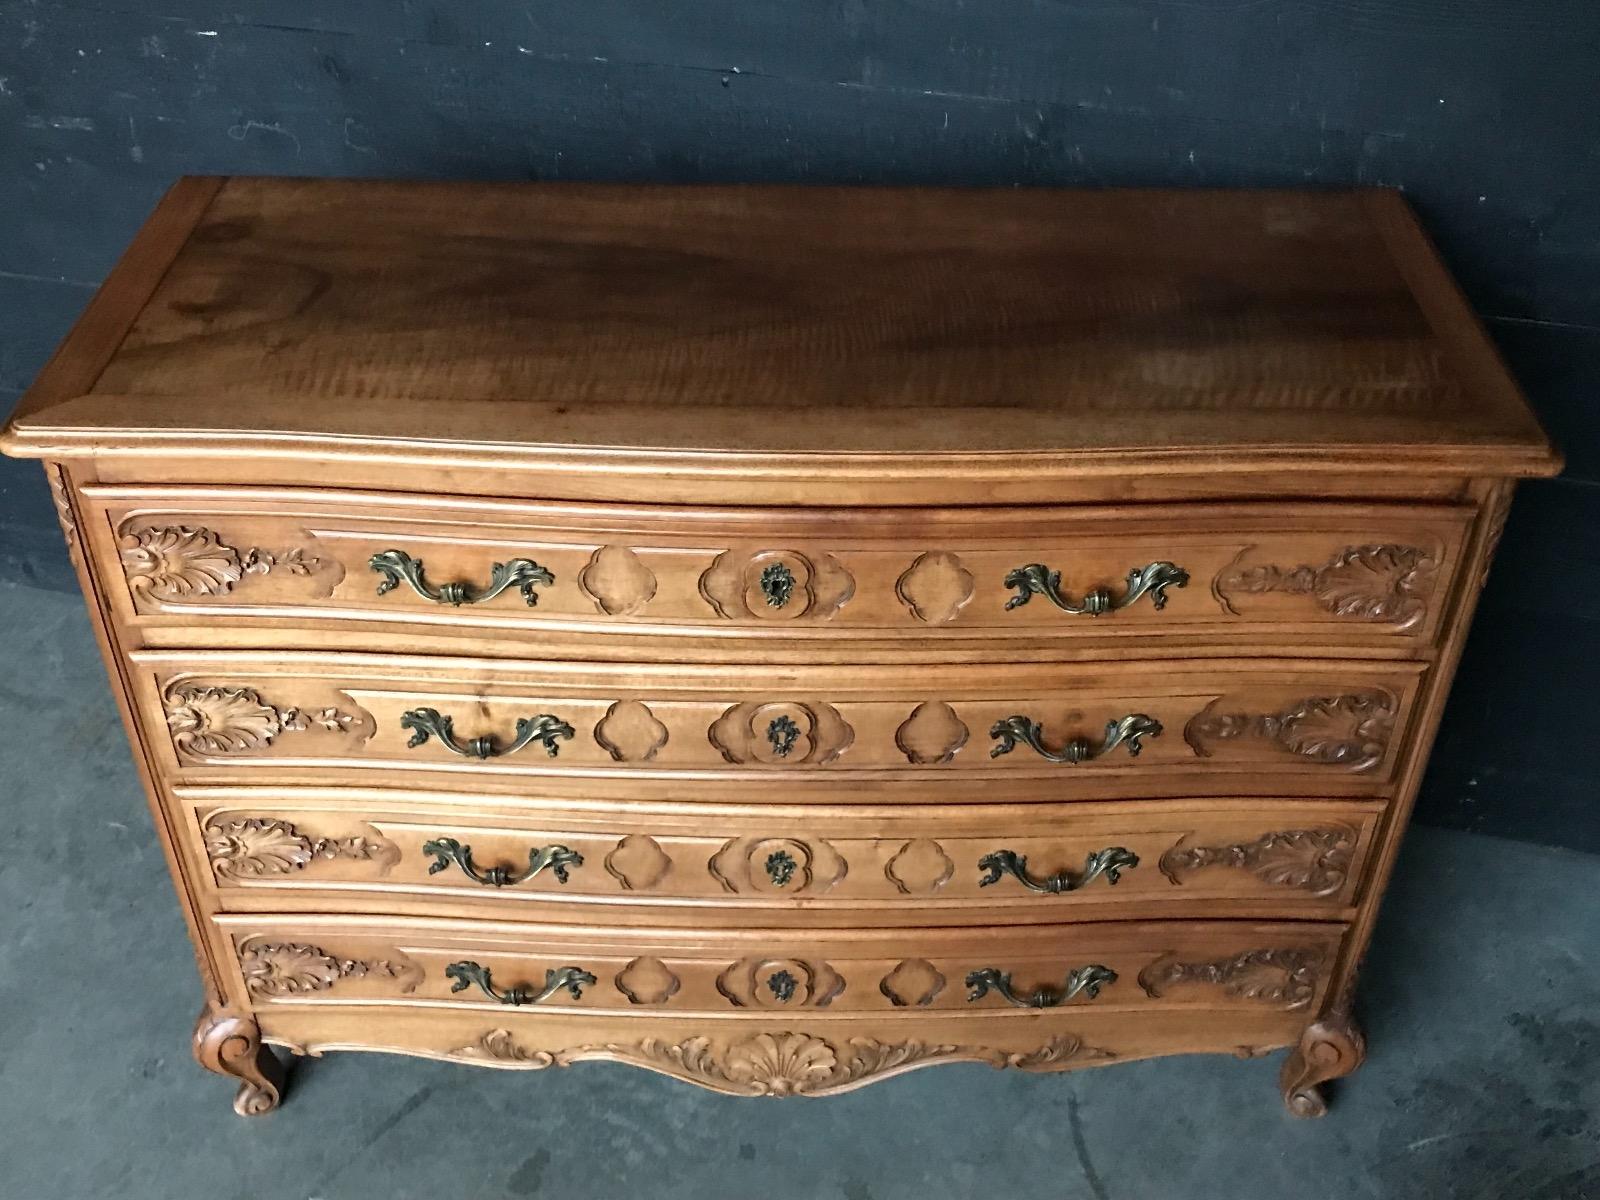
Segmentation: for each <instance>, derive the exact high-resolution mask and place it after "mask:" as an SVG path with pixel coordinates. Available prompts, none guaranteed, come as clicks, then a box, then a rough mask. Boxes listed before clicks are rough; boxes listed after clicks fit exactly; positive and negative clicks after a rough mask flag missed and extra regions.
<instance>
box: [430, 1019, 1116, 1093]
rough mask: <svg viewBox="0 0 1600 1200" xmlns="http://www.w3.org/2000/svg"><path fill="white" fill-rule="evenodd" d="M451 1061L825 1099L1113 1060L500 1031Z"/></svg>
mask: <svg viewBox="0 0 1600 1200" xmlns="http://www.w3.org/2000/svg"><path fill="white" fill-rule="evenodd" d="M452 1054H453V1055H455V1056H457V1057H460V1058H464V1059H467V1060H469V1061H478V1062H484V1063H486V1064H488V1065H493V1066H502V1067H521V1068H523V1069H526V1070H542V1069H544V1068H546V1067H567V1066H571V1065H572V1064H573V1063H576V1062H583V1061H586V1060H602V1061H609V1062H621V1063H628V1064H630V1065H632V1066H636V1067H644V1068H646V1069H648V1070H652V1071H659V1072H661V1073H662V1074H664V1075H671V1076H673V1077H674V1078H676V1079H681V1080H684V1081H685V1082H687V1083H693V1084H696V1085H698V1086H700V1087H704V1088H709V1089H711V1090H712V1091H717V1092H727V1093H730V1094H732V1095H737V1096H825V1095H829V1094H833V1093H838V1092H846V1091H850V1090H851V1089H853V1088H858V1087H861V1086H862V1085H864V1084H867V1083H872V1082H876V1081H877V1080H880V1079H888V1078H890V1077H891V1076H894V1075H898V1074H900V1073H902V1072H904V1071H909V1070H912V1069H913V1068H916V1067H923V1066H932V1065H934V1064H937V1063H942V1062H979V1063H987V1064H988V1065H989V1066H991V1067H994V1068H996V1069H1010V1070H1017V1071H1060V1070H1066V1069H1068V1068H1071V1067H1075V1066H1086V1065H1090V1064H1093V1063H1098V1062H1104V1061H1106V1060H1108V1059H1111V1058H1114V1057H1116V1056H1115V1055H1114V1054H1113V1053H1112V1052H1111V1051H1109V1050H1101V1049H1097V1048H1095V1047H1092V1046H1087V1045H1085V1044H1084V1043H1083V1041H1082V1039H1080V1038H1077V1037H1074V1036H1072V1035H1070V1034H1063V1035H1061V1036H1058V1037H1054V1038H1051V1039H1050V1040H1049V1041H1048V1042H1046V1043H1045V1044H1044V1045H1042V1046H1040V1047H1038V1048H1037V1049H1035V1050H1020V1051H1006V1050H996V1049H992V1048H989V1047H984V1046H963V1045H937V1044H933V1043H928V1042H880V1041H877V1040H875V1039H873V1038H864V1037H863V1038H850V1039H849V1040H847V1041H830V1040H828V1039H826V1038H820V1037H815V1036H813V1035H811V1034H806V1033H758V1034H753V1035H751V1036H749V1037H744V1038H740V1039H739V1040H737V1041H734V1042H729V1043H719V1042H717V1041H714V1040H713V1039H712V1038H709V1037H694V1038H687V1039H685V1040H683V1041H680V1042H669V1041H664V1040H662V1039H659V1038H645V1039H644V1040H642V1041H638V1042H629V1043H616V1042H611V1043H606V1044H603V1045H588V1046H576V1047H573V1048H571V1049H567V1050H554V1051H548V1050H532V1049H527V1048H524V1047H521V1046H519V1045H517V1044H516V1042H515V1040H514V1039H513V1038H512V1036H511V1034H510V1032H509V1031H507V1030H503V1029H496V1030H491V1031H489V1032H488V1033H485V1034H484V1035H483V1036H482V1037H480V1038H479V1039H478V1040H477V1041H475V1042H472V1043H470V1044H468V1045H466V1046H463V1047H461V1048H460V1049H459V1050H455V1051H453V1052H452Z"/></svg>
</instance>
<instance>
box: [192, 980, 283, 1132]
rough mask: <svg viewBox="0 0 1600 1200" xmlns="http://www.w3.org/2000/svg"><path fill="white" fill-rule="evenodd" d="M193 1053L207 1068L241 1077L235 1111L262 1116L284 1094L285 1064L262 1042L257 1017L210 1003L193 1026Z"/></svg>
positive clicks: (197, 1060)
mask: <svg viewBox="0 0 1600 1200" xmlns="http://www.w3.org/2000/svg"><path fill="white" fill-rule="evenodd" d="M194 1057H195V1061H196V1062H198V1063H199V1064H200V1065H201V1066H202V1067H204V1068H205V1069H206V1070H208V1071H215V1072H216V1073H217V1074H218V1075H226V1076H228V1077H229V1078H232V1079H238V1080H240V1081H241V1082H240V1084H239V1092H238V1095H236V1096H234V1098H233V1111H234V1112H236V1113H238V1114H239V1115H240V1116H241V1117H259V1116H260V1115H261V1114H263V1113H269V1112H271V1111H272V1110H273V1109H275V1108H277V1107H278V1101H279V1100H280V1099H281V1098H282V1096H283V1077H284V1070H283V1064H282V1063H281V1062H279V1061H278V1058H277V1056H276V1055H275V1054H273V1052H272V1051H271V1050H269V1049H268V1048H267V1047H266V1046H264V1045H262V1042H261V1027H260V1026H259V1025H257V1024H256V1023H255V1020H254V1018H252V1017H247V1016H242V1015H241V1014H239V1013H237V1012H233V1011H231V1010H228V1009H213V1008H210V1007H207V1008H206V1009H205V1011H204V1012H202V1013H201V1014H200V1020H199V1022H198V1023H197V1024H196V1025H195V1027H194Z"/></svg>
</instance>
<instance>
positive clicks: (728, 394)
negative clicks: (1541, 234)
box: [4, 178, 1558, 1115]
mask: <svg viewBox="0 0 1600 1200" xmlns="http://www.w3.org/2000/svg"><path fill="white" fill-rule="evenodd" d="M4 448H5V449H6V450H7V451H8V452H9V453H12V454H18V455H26V456H32V457H36V458H40V459H43V460H44V462H45V466H46V470H47V471H48V472H49V477H50V480H51V483H52V485H53V487H54V489H55V493H56V498H57V501H58V504H59V508H60V514H61V520H62V524H63V526H64V527H65V530H66V535H67V538H68V541H69V543H70V545H71V548H72V552H73V555H74V557H75V559H76V563H77V567H78V570H79V572H80V576H81V580H82V584H83V588H84V591H85V593H86V595H87V596H88V599H89V605H90V608H91V610H92V612H93V614H94V618H95V621H96V625H97V628H98V630H99V635H100V638H101V642H102V648H103V650H104V653H105V658H106V662H107V665H108V667H109V670H110V674H111V677H112V680H113V684H114V687H115V689H116V691H117V694H118V696H119V699H120V702H121V705H122V709H123V713H124V715H125V717H126V720H127V726H128V732H129V735H130V737H131V739H132V741H133V744H134V747H135V752H136V756H137V759H138V763H139V768H140V771H141V773H142V776H143V779H144V783H145V786H146V787H147V788H148V790H149V798H150V803H151V806H152V809H153V811H154V814H155V820H156V825H157V827H158V829H159V831H160V835H161V838H162V841H163V843H164V845H165V848H166V853H167V856H168V860H169V863H170V866H171V870H172V875H173V878H174V880H175V882H176V884H177V889H178V892H179V894H180V898H181V901H182V907H183V911H184V914H185V916H186V918H187V920H188V924H189V930H190V933H191V934H192V935H193V939H194V945H195V950H196V955H197V958H198V960H199V967H200V977H201V981H202V986H203V991H204V1007H203V1012H202V1016H201V1019H200V1022H199V1026H198V1028H197V1030H196V1034H195V1050H196V1054H197V1056H198V1058H199V1060H200V1062H201V1063H202V1065H204V1066H206V1067H209V1068H210V1069H212V1070H214V1071H217V1072H220V1073H223V1074H227V1075H231V1076H234V1077H236V1078H237V1079H238V1080H240V1081H242V1086H241V1088H240V1090H239V1094H238V1098H237V1100H236V1107H237V1108H238V1110H239V1111H240V1112H241V1113H260V1112H264V1111H266V1110H268V1109H271V1108H272V1107H273V1106H274V1105H275V1104H276V1103H277V1101H278V1098H279V1095H280V1089H281V1083H282V1069H281V1066H280V1064H279V1060H278V1058H277V1056H276V1054H275V1052H274V1051H273V1050H272V1049H271V1048H270V1047H271V1046H278V1047H286V1048H288V1049H289V1050H291V1051H293V1052H294V1053H297V1054H306V1053H309V1054H317V1053H321V1052H324V1051H326V1050H330V1049H369V1050H388V1051H396V1052H401V1053H408V1054H420V1055H427V1056H431V1057H435V1058H447V1059H455V1060H459V1061H461V1062H463V1063H475V1064H478V1065H482V1066H489V1067H499V1068H510V1069H524V1070H540V1069H546V1068H552V1067H567V1066H569V1065H572V1064H575V1063H579V1062H583V1061H586V1060H591V1059H603V1060H612V1061H616V1062H622V1063H629V1064H633V1065H637V1066H641V1067H645V1068H648V1069H650V1070H654V1071H660V1072H664V1073H666V1074H668V1075H671V1076H675V1077H677V1078H680V1079H683V1080H686V1081H688V1082H691V1083H696V1084H700V1085H703V1086H705V1087H710V1088H715V1089H717V1090H720V1091H725V1092H732V1093H738V1094H747V1095H823V1094H827V1093H833V1092H839V1091H844V1090H847V1089H850V1088H855V1087H858V1086H860V1085H862V1084H865V1083H870V1082H873V1081H875V1080H880V1079H884V1078H886V1077H889V1076H892V1075H894V1074H897V1073H899V1072H902V1071H905V1070H909V1069H912V1068H916V1067H923V1066H930V1065H937V1064H940V1063H948V1062H959V1061H976V1062H982V1063H988V1064H990V1065H992V1066H995V1067H1001V1068H1011V1069H1015V1070H1021V1071H1047V1070H1061V1069H1069V1068H1074V1067H1079V1066H1100V1065H1104V1064H1109V1063H1116V1062H1119V1061H1122V1060H1127V1059H1135V1058H1141V1057H1149V1056H1154V1055H1166V1054H1176V1053H1190V1052H1228V1053H1238V1054H1255V1053H1259V1052H1263V1051H1267V1050H1271V1049H1274V1048H1279V1047H1288V1048H1289V1052H1288V1054H1287V1056H1286V1059H1285V1062H1284V1065H1283V1073H1282V1087H1283V1093H1284V1097H1285V1099H1286V1101H1287V1103H1288V1105H1289V1108H1290V1109H1291V1111H1293V1112H1295V1113H1297V1114H1299V1115H1313V1114H1317V1113H1320V1112H1321V1111H1322V1110H1323V1100H1322V1096H1321V1085H1322V1084H1323V1083H1325V1082H1326V1081H1328V1080H1330V1079H1333V1078H1336V1077H1338V1076H1342V1075H1346V1074H1348V1073H1349V1072H1350V1071H1351V1070H1353V1069H1354V1068H1355V1066H1356V1065H1357V1064H1358V1063H1359V1062H1360V1060H1361V1058H1362V1054H1363V1045H1362V1039H1361V1036H1360V1034H1359V1033H1358V1032H1357V1029H1356V1027H1355V1025H1354V1023H1353V1020H1352V1015H1351V1006H1352V995H1353V991H1354V981H1355V978H1356V974H1357V969H1358V967H1359V965H1360V961H1361V957H1362V954H1363V952H1364V950H1365V949H1366V946H1367V944H1368V941H1369V938H1370V936H1371V933H1372V927H1373V921H1374V916H1375V913H1376V911H1377V907H1378V903H1379V900H1380V897H1381V895H1382V893H1383V890H1384V886H1385V884H1386V882H1387V880H1388V878H1389V875H1390V873H1391V871H1392V870H1393V868H1394V863H1395V858H1396V851H1397V848H1398V844H1399V840H1400V837H1401V834H1402V831H1403V829H1404V826H1405V823H1406V819H1407V815H1408V811H1409V809H1410V806H1411V803H1412V799H1413V797H1414V795H1415V793H1416V790H1417V785H1418V780H1419V778H1420V777H1421V774H1422V771H1423V767H1424V763H1425V759H1426V756H1427V752H1428V747H1429V744H1430V742H1431V740H1432V738H1433V734H1434V728H1435V725H1436V724H1437V721H1438V716H1439V712H1440V709H1441V706H1442V703H1443V700H1444V697H1445V693H1446V689H1447V688H1448V686H1449V682H1450V676H1451V672H1452V670H1453V668H1454V666H1455V663H1456V660H1457V657H1458V655H1459V652H1460V649H1461V644H1462V640H1463V637H1464V635H1465V633H1466V629H1467V624H1468V621H1469V619H1470V617H1471V613H1472V609H1473V604H1474V601H1475V599H1476V597H1477V593H1478V589H1479V587H1480V584H1481V582H1482V579H1483V576H1484V573H1485V571H1486V570H1487V568H1488V563H1489V560H1490V556H1491V555H1492V553H1493V550H1494V544H1495V540H1496V538H1497V536H1498V534H1499V531H1500V528H1501V525H1502V522H1503V520H1504V517H1505V514H1506V509H1507V506H1508V504H1509V503H1510V499H1511V492H1512V488H1513V486H1514V482H1515V480H1516V478H1518V477H1524V476H1534V475H1547V474H1550V473H1552V472H1553V471H1554V470H1556V469H1557V466H1558V462H1557V459H1556V457H1555V454H1554V452H1553V451H1552V450H1551V448H1550V447H1549V445H1548V443H1547V442H1546V440H1545V438H1544V435H1543V434H1542V433H1541V432H1540V430H1539V427H1538V425H1537V423H1536V422H1535V420H1534V419H1533V417H1532V416H1531V415H1530V414H1529V412H1528V410H1527V408H1526V406H1525V405H1524V403H1523V401H1522V400H1521V398H1520V396H1519V395H1518V393H1517V391H1516V388H1515V386H1514V385H1513V384H1512V382H1511V380H1510V379H1509V377H1508V376H1507V374H1506V372H1505V370H1504V368H1503V367H1502V366H1501V364H1500V363H1499V361H1498V360H1497V358H1496V356H1495V354H1494V352H1493V351H1492V349H1491V348H1490V346H1489V344H1488V342H1487V341H1486V340H1485V338H1484V336H1483V334H1482V333H1481V331H1480V330H1479V329H1478V327H1477V326H1476V325H1475V324H1474V322H1473V320H1472V318H1471V316H1470V314H1469V312H1468V310H1467V308H1466V306H1465V305H1464V304H1463V302H1462V299H1461V297H1460V296H1459V294H1458V293H1457V292H1456V290H1455V289H1454V287H1453V286H1452V285H1451V283H1450V281H1449V279H1448V277H1447V275H1446V274H1445V273H1444V271H1443V269H1442V268H1441V266H1440V264H1439V262H1438V260H1437V259H1436V257H1435V255H1434V254H1433V252H1432V250H1431V249H1430V248H1429V246H1428V244H1427V242H1426V240H1425V238H1424V237H1423V236H1422V234H1421V233H1420V232H1419V230H1418V228H1417V226H1416V224H1415V223H1414V222H1413V220H1412V218H1411V216H1410V215H1409V213H1408V211H1407V209H1406V207H1405V205H1404V203H1403V201H1401V200H1400V199H1399V198H1398V197H1397V196H1395V195H1393V194H1390V193H1385V192H1343V193H1323V194H1300V193H1290V192H1259V193H1217V192H1196V193H1169V192H1119V191H1102V192H1088V193H1084V192H1047V191H1004V192H982V191H958V190H943V191H940V190H871V189H782V188H732V187H727V188H724V187H717V188H711V187H707V188H627V187H605V186H577V185H553V186H552V185H535V186H479V185H439V184H398V183H354V182H332V181H289V180H259V179H210V178H206V179H201V178H195V179H186V180H184V181H182V182H180V183H179V184H178V185H177V186H176V187H174V188H173V190H172V191H171V192H170V193H169V194H168V196H167V197H166V199H165V200H164V201H163V202H162V204H161V205H160V207H159V208H158V209H157V211H156V212H155V214H154V216H153V217H152V218H151V219H150V221H149V223H148V224H147V225H146V226H145V228H144V229H143V231H142V232H141V233H140V234H139V235H138V238H137V239H136V240H135V242H134V243H133V245H132V246H131V247H130V249H129V250H128V252H127V254H126V256H125V257H124V258H123V259H122V261H121V263H120V265H118V266H117V268H116V269H115V271H114V272H113V273H112V275H111V277H110V278H109V279H108V281H107V283H106V285H105V286H104V288H102V290H101V291H100V293H99V294H98V295H97V296H96V298H95V299H94V301H93V302H92V303H91V305H90V306H89V309H88V310H87V312H86V313H85V314H84V316H83V318H82V319H81V321H80V322H79V324H78V326H77V327H76V329H75V330H74V331H73V333H72V335H71V336H70V337H69V338H68V340H67V342H66V343H65V345H64V346H63V347H62V349H61V350H60V351H59V352H58V353H57V355H56V357H55V358H54V359H53V360H52V361H51V363H50V365H49V366H48V367H47V368H46V369H45V371H44V372H43V374H42V375H41V376H40V377H39V379H38V381H37V383H36V385H35V387H34V388H33V389H32V391H30V392H29V394H28V395H27V397H26V398H25V399H24V401H23V403H22V406H21V408H20V409H19V411H18V413H17V414H16V416H15V417H14V418H13V420H12V422H11V424H10V426H9V427H8V429H7V431H6V433H5V441H4ZM1374 1002H1377V1003H1381V1002H1382V997H1375V998H1374Z"/></svg>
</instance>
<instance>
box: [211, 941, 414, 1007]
mask: <svg viewBox="0 0 1600 1200" xmlns="http://www.w3.org/2000/svg"><path fill="white" fill-rule="evenodd" d="M239 966H240V969H241V970H242V971H243V972H244V982H245V986H246V987H247V988H249V989H250V991H251V993H252V994H254V995H258V996H297V995H301V994H304V993H306V992H325V991H327V990H328V989H329V988H331V987H333V985H334V984H336V983H338V982H339V981H340V980H341V979H360V978H362V977H364V976H367V975H381V976H383V977H384V978H386V979H396V980H400V981H401V983H402V987H401V990H402V991H405V992H410V991H413V990H415V988H416V986H417V984H418V983H420V982H421V981H422V972H421V970H420V968H418V967H417V965H416V964H415V963H412V962H409V961H406V960H402V961H399V962H390V961H389V960H387V959H359V958H336V957H334V956H333V955H331V954H328V953H327V952H326V951H324V950H322V949H321V948H320V947H318V946H307V945H302V944H300V943H296V942H252V943H251V944H250V945H248V946H246V947H245V948H244V950H243V952H242V953H241V954H240V955H239Z"/></svg>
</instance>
